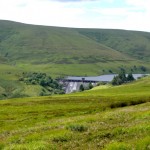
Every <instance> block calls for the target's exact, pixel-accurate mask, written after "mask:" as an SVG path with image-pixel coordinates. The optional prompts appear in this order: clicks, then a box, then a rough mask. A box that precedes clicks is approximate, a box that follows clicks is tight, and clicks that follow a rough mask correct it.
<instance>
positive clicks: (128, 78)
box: [127, 73, 135, 81]
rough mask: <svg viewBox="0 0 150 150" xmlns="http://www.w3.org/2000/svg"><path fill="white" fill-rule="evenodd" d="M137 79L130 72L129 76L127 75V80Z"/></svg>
mask: <svg viewBox="0 0 150 150" xmlns="http://www.w3.org/2000/svg"><path fill="white" fill-rule="evenodd" d="M133 80H135V79H134V77H133V75H132V73H129V74H128V76H127V81H133Z"/></svg>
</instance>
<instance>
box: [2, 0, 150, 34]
mask: <svg viewBox="0 0 150 150" xmlns="http://www.w3.org/2000/svg"><path fill="white" fill-rule="evenodd" d="M149 18H150V0H0V19H1V20H11V21H17V22H22V23H28V24H37V25H48V26H60V27H76V28H106V29H107V28H109V29H126V30H138V31H148V32H150V21H149Z"/></svg>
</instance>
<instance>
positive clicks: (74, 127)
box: [67, 124, 88, 132]
mask: <svg viewBox="0 0 150 150" xmlns="http://www.w3.org/2000/svg"><path fill="white" fill-rule="evenodd" d="M67 129H68V130H71V131H77V132H84V131H87V129H88V128H87V127H86V126H85V125H82V124H71V125H69V126H67Z"/></svg>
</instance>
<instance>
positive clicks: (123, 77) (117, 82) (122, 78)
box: [111, 70, 134, 85]
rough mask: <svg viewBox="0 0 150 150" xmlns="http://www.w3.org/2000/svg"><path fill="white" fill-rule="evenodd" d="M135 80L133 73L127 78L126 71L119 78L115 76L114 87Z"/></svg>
mask: <svg viewBox="0 0 150 150" xmlns="http://www.w3.org/2000/svg"><path fill="white" fill-rule="evenodd" d="M133 80H134V77H133V75H132V73H129V74H128V76H127V77H126V74H125V71H124V70H122V71H121V72H120V73H119V74H118V75H117V76H115V77H114V78H113V80H112V82H111V83H112V85H121V84H123V83H126V82H131V81H133Z"/></svg>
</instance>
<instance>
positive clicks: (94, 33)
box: [78, 29, 150, 61]
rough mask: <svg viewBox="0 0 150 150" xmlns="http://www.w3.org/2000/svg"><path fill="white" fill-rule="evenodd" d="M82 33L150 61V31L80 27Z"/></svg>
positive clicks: (118, 49) (120, 50) (125, 52)
mask: <svg viewBox="0 0 150 150" xmlns="http://www.w3.org/2000/svg"><path fill="white" fill-rule="evenodd" d="M78 32H79V33H80V34H83V35H85V36H87V37H88V38H90V39H92V40H94V41H96V42H98V43H101V44H104V45H106V46H108V47H111V48H112V49H115V50H117V51H119V52H121V53H123V54H128V55H130V56H132V57H134V58H137V59H140V60H144V61H150V33H148V32H139V31H128V30H111V29H78Z"/></svg>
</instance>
